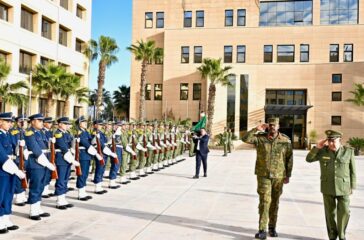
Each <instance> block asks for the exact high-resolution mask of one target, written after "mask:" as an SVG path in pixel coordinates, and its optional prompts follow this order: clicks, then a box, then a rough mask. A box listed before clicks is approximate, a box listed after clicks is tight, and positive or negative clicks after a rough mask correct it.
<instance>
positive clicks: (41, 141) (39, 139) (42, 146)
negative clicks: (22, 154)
mask: <svg viewBox="0 0 364 240" xmlns="http://www.w3.org/2000/svg"><path fill="white" fill-rule="evenodd" d="M24 140H25V143H26V146H27V149H28V150H29V151H31V152H32V153H33V154H31V155H30V156H29V159H28V167H29V168H30V169H33V168H44V167H43V166H42V165H40V164H39V163H38V162H37V158H38V157H39V156H40V155H41V154H42V153H43V151H46V150H48V139H47V137H46V136H45V135H44V133H43V132H42V131H41V130H36V129H35V128H33V127H31V128H28V129H27V130H26V131H25V137H24ZM45 155H47V154H45Z"/></svg>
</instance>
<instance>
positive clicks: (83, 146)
mask: <svg viewBox="0 0 364 240" xmlns="http://www.w3.org/2000/svg"><path fill="white" fill-rule="evenodd" d="M78 137H79V139H80V145H79V146H80V161H90V160H91V159H92V156H91V155H90V154H88V153H87V150H88V148H89V147H90V146H91V142H92V136H91V134H90V133H89V132H88V131H87V130H85V129H81V128H80V129H78Z"/></svg>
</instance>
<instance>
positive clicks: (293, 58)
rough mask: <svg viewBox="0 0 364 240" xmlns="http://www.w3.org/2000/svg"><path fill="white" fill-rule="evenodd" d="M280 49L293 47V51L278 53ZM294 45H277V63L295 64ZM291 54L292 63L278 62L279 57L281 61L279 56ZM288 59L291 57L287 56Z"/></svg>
mask: <svg viewBox="0 0 364 240" xmlns="http://www.w3.org/2000/svg"><path fill="white" fill-rule="evenodd" d="M280 47H293V51H283V52H280V51H279V48H280ZM295 47H296V46H295V45H294V44H279V45H277V63H294V62H295V50H296V49H295ZM282 53H283V54H284V53H285V54H291V53H293V55H292V61H282V60H280V57H281V59H282V56H280V54H282ZM289 57H291V56H289Z"/></svg>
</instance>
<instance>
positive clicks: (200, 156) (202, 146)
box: [193, 128, 209, 178]
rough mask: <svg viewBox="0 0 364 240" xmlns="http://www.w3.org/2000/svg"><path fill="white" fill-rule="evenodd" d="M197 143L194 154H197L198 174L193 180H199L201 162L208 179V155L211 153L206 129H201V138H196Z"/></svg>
mask: <svg viewBox="0 0 364 240" xmlns="http://www.w3.org/2000/svg"><path fill="white" fill-rule="evenodd" d="M193 141H194V143H195V149H194V152H195V153H196V174H195V176H193V178H199V175H200V167H201V161H202V165H203V172H204V175H203V176H204V177H207V155H208V153H209V147H208V143H209V136H208V135H207V133H206V129H204V128H201V129H200V134H199V136H194V139H193Z"/></svg>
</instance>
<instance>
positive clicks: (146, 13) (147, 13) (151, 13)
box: [144, 12, 154, 29]
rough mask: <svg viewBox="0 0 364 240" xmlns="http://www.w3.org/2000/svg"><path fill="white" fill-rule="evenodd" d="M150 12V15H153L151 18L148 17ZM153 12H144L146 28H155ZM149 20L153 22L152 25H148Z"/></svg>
mask: <svg viewBox="0 0 364 240" xmlns="http://www.w3.org/2000/svg"><path fill="white" fill-rule="evenodd" d="M149 14H150V16H152V18H151V19H148V18H147V16H148V15H149ZM153 20H154V18H153V12H145V13H144V28H145V29H150V28H153ZM148 21H150V22H151V26H148Z"/></svg>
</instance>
